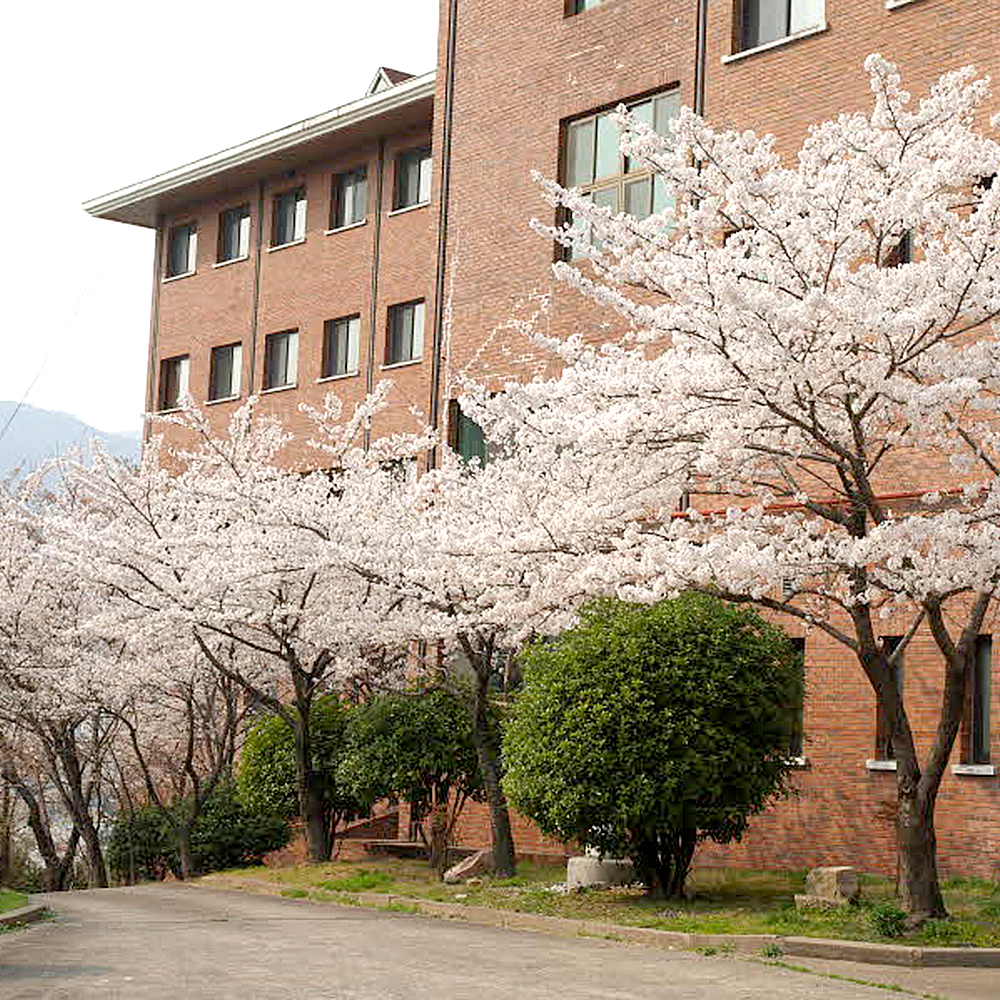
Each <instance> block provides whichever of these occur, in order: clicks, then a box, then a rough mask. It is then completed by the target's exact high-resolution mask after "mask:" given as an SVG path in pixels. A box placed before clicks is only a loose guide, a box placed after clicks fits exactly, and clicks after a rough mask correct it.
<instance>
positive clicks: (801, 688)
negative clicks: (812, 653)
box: [788, 636, 806, 757]
mask: <svg viewBox="0 0 1000 1000" xmlns="http://www.w3.org/2000/svg"><path fill="white" fill-rule="evenodd" d="M791 643H792V648H793V649H794V650H795V662H796V668H797V670H798V689H797V691H796V700H795V704H794V705H792V732H791V735H790V737H789V740H788V756H789V757H802V756H804V755H805V690H806V688H805V677H806V640H805V639H804V638H803V637H802V636H794V637H793V638H792V639H791Z"/></svg>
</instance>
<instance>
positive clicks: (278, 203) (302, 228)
mask: <svg viewBox="0 0 1000 1000" xmlns="http://www.w3.org/2000/svg"><path fill="white" fill-rule="evenodd" d="M305 234H306V192H305V188H296V189H295V190H294V191H285V192H284V193H283V194H279V195H277V196H276V197H275V199H274V224H273V226H272V229H271V246H273V247H280V246H283V245H284V244H286V243H294V242H295V241H296V240H301V239H302V238H303V237H304V236H305Z"/></svg>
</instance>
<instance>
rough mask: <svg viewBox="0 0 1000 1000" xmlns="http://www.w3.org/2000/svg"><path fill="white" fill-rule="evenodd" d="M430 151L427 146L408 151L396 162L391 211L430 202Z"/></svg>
mask: <svg viewBox="0 0 1000 1000" xmlns="http://www.w3.org/2000/svg"><path fill="white" fill-rule="evenodd" d="M430 197H431V150H430V147H429V146H421V147H420V148H419V149H408V150H407V151H406V152H405V153H400V154H399V157H398V158H397V160H396V190H395V194H394V195H393V203H392V207H393V209H400V208H410V207H411V206H412V205H420V204H423V203H424V202H426V201H430Z"/></svg>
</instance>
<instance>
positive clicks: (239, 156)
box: [83, 71, 436, 225]
mask: <svg viewBox="0 0 1000 1000" xmlns="http://www.w3.org/2000/svg"><path fill="white" fill-rule="evenodd" d="M435 76H436V73H435V72H433V71H432V72H430V73H425V74H424V75H423V76H416V77H413V79H411V80H406V81H404V82H403V83H400V84H397V85H396V86H395V87H390V88H389V89H387V90H381V91H379V92H378V93H376V94H372V95H371V96H366V97H362V98H360V99H359V100H356V101H352V102H351V103H349V104H342V105H341V106H340V107H337V108H333V109H332V110H330V111H325V112H324V113H323V114H320V115H315V116H314V117H312V118H305V119H303V120H302V121H300V122H295V123H294V124H293V125H287V126H285V127H284V128H281V129H277V130H276V131H274V132H267V133H265V134H264V135H261V136H258V137H257V138H255V139H250V140H249V141H248V142H244V143H240V145H238V146H230V147H229V148H228V149H223V150H221V151H220V152H218V153H213V154H212V155H211V156H205V157H203V158H202V159H200V160H194V161H193V162H191V163H185V164H184V165H183V166H181V167H175V168H174V169H173V170H168V171H166V172H165V173H162V174H157V175H156V176H155V177H150V178H147V179H146V180H142V181H138V182H137V183H135V184H130V185H128V186H127V187H123V188H119V189H118V190H117V191H110V192H109V193H108V194H103V195H100V196H98V197H97V198H91V199H90V200H89V201H85V202H84V203H83V208H84V210H85V211H86V212H88V213H89V214H90V215H93V216H96V217H97V218H106V217H109V216H113V215H114V214H115V213H117V212H120V211H121V210H122V209H125V208H128V207H129V206H133V205H137V204H138V203H139V202H143V201H147V200H149V199H155V198H159V197H161V196H163V195H165V194H169V193H171V192H173V191H176V190H178V189H180V188H183V187H185V186H186V185H188V184H194V183H196V182H198V181H202V180H205V179H206V178H209V177H211V176H212V175H213V174H217V173H221V172H222V171H225V170H230V169H233V168H235V167H242V166H246V165H248V164H252V163H253V162H254V161H255V160H259V159H263V158H264V157H266V156H270V155H273V154H275V153H281V152H284V151H285V150H289V149H294V147H295V146H297V145H299V144H300V143H304V142H309V141H311V140H313V139H317V138H320V137H322V136H323V135H326V134H328V133H332V132H338V131H340V130H341V129H345V128H349V127H350V126H351V125H356V124H358V123H360V122H364V121H366V120H369V119H372V118H377V117H378V116H379V115H382V114H385V113H387V112H389V111H393V110H395V109H397V108H401V107H405V106H406V105H407V104H413V103H416V102H418V101H422V100H426V99H427V98H428V97H433V96H434V80H435ZM140 224H141V223H140ZM147 224H148V225H155V222H152V223H147Z"/></svg>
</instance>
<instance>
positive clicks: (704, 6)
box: [694, 0, 708, 115]
mask: <svg viewBox="0 0 1000 1000" xmlns="http://www.w3.org/2000/svg"><path fill="white" fill-rule="evenodd" d="M707 24H708V0H698V17H697V24H696V32H697V36H698V40H697V45H696V48H695V57H694V110H695V114H698V115H704V114H705V61H706V49H707V43H706V27H707Z"/></svg>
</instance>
